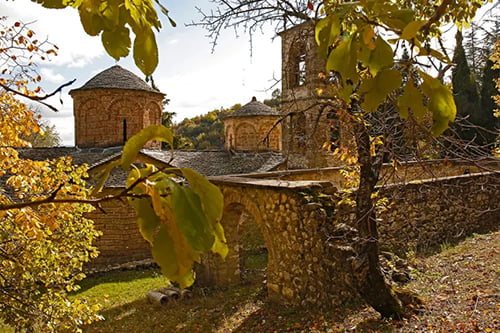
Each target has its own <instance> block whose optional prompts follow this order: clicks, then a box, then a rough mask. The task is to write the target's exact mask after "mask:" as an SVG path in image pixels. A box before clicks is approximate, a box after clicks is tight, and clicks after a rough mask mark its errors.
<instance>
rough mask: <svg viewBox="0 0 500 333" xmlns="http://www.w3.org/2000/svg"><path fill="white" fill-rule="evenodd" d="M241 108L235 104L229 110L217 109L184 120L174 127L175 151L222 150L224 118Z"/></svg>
mask: <svg viewBox="0 0 500 333" xmlns="http://www.w3.org/2000/svg"><path fill="white" fill-rule="evenodd" d="M240 107H241V104H235V105H233V106H232V107H230V108H229V109H217V110H213V111H210V112H208V113H207V114H204V115H201V116H196V117H193V118H191V119H188V118H185V119H184V120H183V121H181V122H180V123H179V124H176V125H174V127H173V129H174V131H175V136H174V147H175V148H176V149H197V150H209V149H213V150H219V149H224V122H223V118H224V116H226V115H228V114H230V113H232V112H234V111H235V110H237V109H238V108H240Z"/></svg>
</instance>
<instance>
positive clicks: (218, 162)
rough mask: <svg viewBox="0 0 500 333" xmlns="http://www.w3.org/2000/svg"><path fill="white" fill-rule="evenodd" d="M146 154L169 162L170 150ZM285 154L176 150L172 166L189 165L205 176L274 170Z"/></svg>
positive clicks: (148, 151)
mask: <svg viewBox="0 0 500 333" xmlns="http://www.w3.org/2000/svg"><path fill="white" fill-rule="evenodd" d="M142 152H143V153H144V154H145V155H147V156H150V157H152V158H155V159H157V160H160V161H162V162H165V163H168V161H169V160H170V152H169V151H159V150H156V151H155V150H143V151H142ZM284 161H285V158H284V156H283V154H280V153H276V152H261V153H233V152H229V151H225V150H220V151H193V150H176V151H175V152H174V159H173V160H172V161H171V163H170V164H171V165H172V166H176V167H180V168H183V167H188V168H191V169H193V170H195V171H196V172H199V173H201V174H203V175H205V176H220V175H231V174H240V173H254V172H264V171H270V170H274V169H275V168H276V167H278V166H280V165H281V164H283V163H284Z"/></svg>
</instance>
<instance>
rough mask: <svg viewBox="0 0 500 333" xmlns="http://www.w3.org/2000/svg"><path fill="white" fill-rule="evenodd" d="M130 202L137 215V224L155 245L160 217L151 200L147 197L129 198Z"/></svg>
mask: <svg viewBox="0 0 500 333" xmlns="http://www.w3.org/2000/svg"><path fill="white" fill-rule="evenodd" d="M129 203H130V205H131V206H132V207H133V208H134V210H135V213H136V215H137V226H138V227H139V231H140V232H141V235H142V237H143V238H144V239H145V240H147V241H148V242H149V243H150V244H151V245H153V242H154V234H155V232H156V231H157V229H158V227H159V226H160V219H159V217H158V215H157V214H156V213H155V211H154V209H153V206H152V205H151V201H150V200H149V199H146V198H141V199H137V198H132V199H129Z"/></svg>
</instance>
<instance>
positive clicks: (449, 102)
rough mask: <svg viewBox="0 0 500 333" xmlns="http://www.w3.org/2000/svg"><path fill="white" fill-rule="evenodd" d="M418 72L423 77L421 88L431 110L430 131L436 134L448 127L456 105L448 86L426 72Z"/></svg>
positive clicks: (453, 116) (453, 118) (452, 119)
mask: <svg viewBox="0 0 500 333" xmlns="http://www.w3.org/2000/svg"><path fill="white" fill-rule="evenodd" d="M420 74H421V75H422V77H423V78H424V81H423V82H422V90H423V92H424V94H425V95H426V96H427V97H428V98H429V101H428V108H429V110H430V111H431V112H432V120H433V123H432V128H431V131H432V133H433V134H434V135H436V136H437V135H440V134H441V133H443V132H444V131H445V130H446V129H447V128H448V126H449V123H450V122H453V121H454V120H455V116H456V114H457V107H456V105H455V100H454V99H453V94H452V93H451V91H450V89H449V88H448V87H446V86H445V85H443V84H442V83H441V82H440V81H439V80H438V79H435V78H433V77H431V76H430V75H428V74H426V73H423V72H420Z"/></svg>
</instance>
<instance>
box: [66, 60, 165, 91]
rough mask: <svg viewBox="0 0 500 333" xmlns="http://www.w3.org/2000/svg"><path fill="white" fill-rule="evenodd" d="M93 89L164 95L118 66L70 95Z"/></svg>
mask: <svg viewBox="0 0 500 333" xmlns="http://www.w3.org/2000/svg"><path fill="white" fill-rule="evenodd" d="M93 89H127V90H139V91H147V92H152V93H157V94H162V95H163V93H161V92H159V91H158V90H155V89H153V88H151V87H150V86H149V85H148V84H147V83H146V82H144V81H143V80H142V79H141V78H139V77H138V76H137V75H135V74H134V73H132V72H130V71H128V70H126V69H124V68H122V67H120V66H118V65H115V66H113V67H110V68H108V69H106V70H104V71H102V72H100V73H99V74H97V75H96V76H94V77H93V78H91V79H90V80H88V81H87V83H85V84H84V85H83V86H81V87H80V88H77V89H74V90H71V91H70V94H71V92H73V91H78V90H93Z"/></svg>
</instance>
